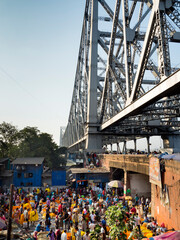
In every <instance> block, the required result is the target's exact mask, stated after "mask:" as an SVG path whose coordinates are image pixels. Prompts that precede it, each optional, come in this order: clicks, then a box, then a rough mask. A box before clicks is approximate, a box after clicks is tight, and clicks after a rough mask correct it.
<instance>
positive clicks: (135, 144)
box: [134, 139, 137, 152]
mask: <svg viewBox="0 0 180 240" xmlns="http://www.w3.org/2000/svg"><path fill="white" fill-rule="evenodd" d="M134 151H135V152H136V151H137V141H136V139H134Z"/></svg>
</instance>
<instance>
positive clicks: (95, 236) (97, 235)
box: [90, 224, 101, 240]
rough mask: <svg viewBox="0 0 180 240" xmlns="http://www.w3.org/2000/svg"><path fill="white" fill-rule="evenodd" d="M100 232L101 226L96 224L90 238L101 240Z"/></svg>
mask: <svg viewBox="0 0 180 240" xmlns="http://www.w3.org/2000/svg"><path fill="white" fill-rule="evenodd" d="M100 232H101V226H100V225H99V224H96V226H95V228H94V231H92V232H91V233H90V237H91V239H92V240H99V239H100Z"/></svg>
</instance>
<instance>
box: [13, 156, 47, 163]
mask: <svg viewBox="0 0 180 240" xmlns="http://www.w3.org/2000/svg"><path fill="white" fill-rule="evenodd" d="M43 161H44V157H34V158H16V159H15V160H14V161H13V162H12V164H13V165H16V164H19V165H21V164H23V165H24V164H27V165H35V164H42V163H43Z"/></svg>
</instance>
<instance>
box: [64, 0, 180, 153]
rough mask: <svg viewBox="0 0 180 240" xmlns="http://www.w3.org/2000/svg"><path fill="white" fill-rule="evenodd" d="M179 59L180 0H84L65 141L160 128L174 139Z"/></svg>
mask: <svg viewBox="0 0 180 240" xmlns="http://www.w3.org/2000/svg"><path fill="white" fill-rule="evenodd" d="M173 54H174V56H173ZM179 63H180V0H86V3H85V11H84V19H83V26H82V34H81V40H80V47H79V55H78V61H77V69H76V74H75V82H74V89H73V96H72V102H71V107H70V113H69V119H68V124H67V127H66V130H65V133H64V136H63V145H64V146H67V147H68V148H69V149H72V150H73V149H74V150H78V149H87V150H89V151H93V150H97V149H99V150H100V149H102V147H103V146H104V145H107V144H112V143H120V142H124V143H125V142H126V141H129V140H134V141H135V142H136V139H138V138H143V137H146V138H147V140H148V139H149V137H150V136H161V137H162V138H163V139H164V140H168V141H165V142H166V143H167V144H166V145H167V146H166V147H168V146H170V147H171V146H172V144H173V141H172V139H176V138H177V137H179V134H180V131H179V130H180V69H179V68H178V66H179V65H178V64H179ZM170 136H171V140H169V137H170ZM169 144H170V145H169Z"/></svg>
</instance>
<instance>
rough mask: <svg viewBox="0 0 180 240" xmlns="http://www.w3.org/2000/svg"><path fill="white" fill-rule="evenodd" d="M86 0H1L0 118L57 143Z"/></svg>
mask: <svg viewBox="0 0 180 240" xmlns="http://www.w3.org/2000/svg"><path fill="white" fill-rule="evenodd" d="M84 4H85V1H84V0H76V1H72V0H65V1H63V0H38V1H37V0H1V1H0V82H1V87H0V95H1V102H0V109H1V114H0V123H2V122H3V121H5V122H9V123H11V124H13V125H15V126H17V127H18V129H22V128H23V127H25V126H32V127H38V129H39V130H40V131H42V132H47V133H49V134H51V135H53V138H54V140H55V141H56V142H57V143H59V128H60V126H66V124H67V120H68V115H69V109H70V103H71V97H72V90H73V85H74V76H75V70H76V64H77V56H78V50H79V42H80V35H81V29H82V19H83V15H84Z"/></svg>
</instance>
